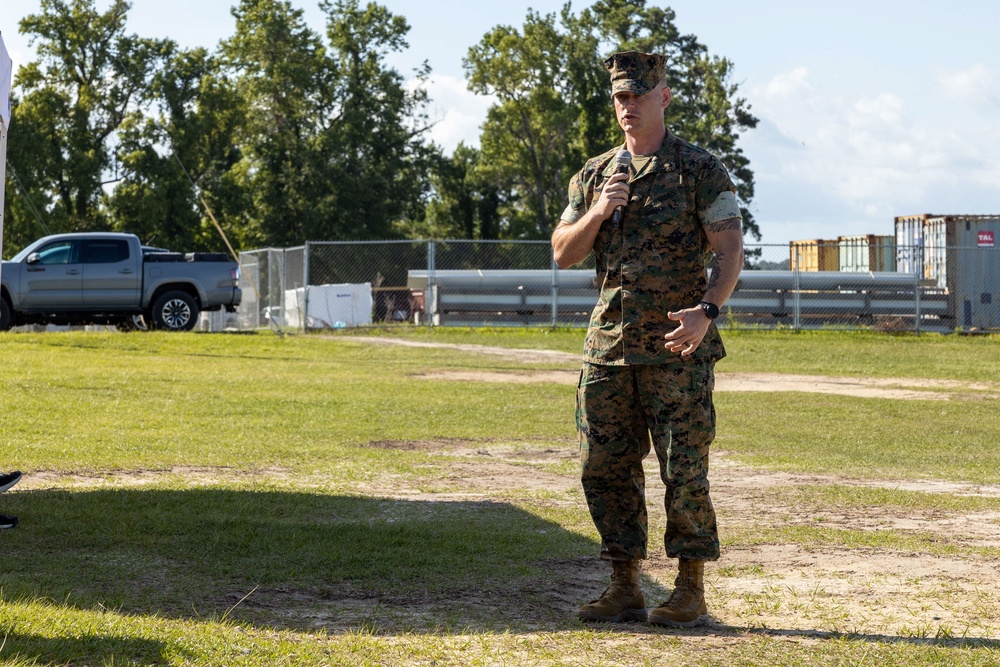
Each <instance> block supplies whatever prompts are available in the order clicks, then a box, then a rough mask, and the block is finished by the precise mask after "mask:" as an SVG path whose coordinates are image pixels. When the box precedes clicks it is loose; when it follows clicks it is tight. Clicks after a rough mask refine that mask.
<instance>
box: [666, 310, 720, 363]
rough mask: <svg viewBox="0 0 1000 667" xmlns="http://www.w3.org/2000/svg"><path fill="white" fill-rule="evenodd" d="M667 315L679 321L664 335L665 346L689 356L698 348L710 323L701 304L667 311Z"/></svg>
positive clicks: (683, 355)
mask: <svg viewBox="0 0 1000 667" xmlns="http://www.w3.org/2000/svg"><path fill="white" fill-rule="evenodd" d="M667 317H669V318H670V319H672V320H675V321H677V322H680V325H678V327H677V328H676V329H674V330H673V331H671V332H670V333H668V334H667V335H666V336H664V338H665V339H666V341H667V343H666V348H667V349H668V350H670V351H671V352H680V354H681V356H682V357H686V356H689V355H691V354H692V353H693V352H694V351H695V350H697V349H698V346H699V345H701V341H702V340H703V339H704V338H705V334H706V333H708V325H710V324H711V323H712V320H710V319H708V315H706V314H705V311H704V310H702V308H701V306H695V307H694V308H685V309H684V310H678V311H677V312H674V313H667Z"/></svg>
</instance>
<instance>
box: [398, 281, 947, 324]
mask: <svg viewBox="0 0 1000 667" xmlns="http://www.w3.org/2000/svg"><path fill="white" fill-rule="evenodd" d="M407 286H408V287H409V288H410V289H413V290H421V291H423V293H424V294H425V303H426V310H427V313H426V315H427V317H428V318H429V319H430V321H431V323H433V324H436V325H456V324H462V325H470V324H503V323H520V324H545V323H551V324H553V325H556V324H557V323H566V322H567V321H572V320H577V321H580V322H581V323H585V322H586V321H587V320H588V319H589V315H590V312H591V311H592V310H593V307H594V304H595V303H596V301H597V296H598V294H597V285H596V280H595V274H594V271H593V270H580V269H567V270H556V271H548V270H520V271H513V270H487V271H482V270H476V269H472V270H468V269H466V270H437V271H434V272H428V271H420V270H415V271H409V272H408V278H407ZM949 307H950V303H949V299H948V295H947V294H946V293H944V292H942V291H941V290H939V289H937V288H936V287H935V286H934V285H933V282H932V281H921V282H920V284H918V283H917V281H916V280H915V279H914V277H913V276H912V275H909V274H900V273H893V272H882V273H847V272H840V271H818V272H795V271H746V272H744V273H743V274H742V276H741V278H740V282H739V284H738V285H737V288H736V291H735V292H734V293H733V296H732V297H731V298H730V300H729V302H728V303H727V304H726V305H725V307H724V309H723V318H722V321H720V324H723V325H725V324H729V325H734V324H737V323H743V324H748V325H749V324H756V325H774V324H776V323H779V324H781V323H783V324H789V325H791V326H793V327H796V328H800V327H815V326H824V325H825V326H829V325H831V324H832V323H833V322H834V321H837V322H842V321H843V320H844V317H845V315H851V316H853V317H855V318H857V320H859V321H861V322H865V323H868V324H874V323H875V322H876V318H881V319H882V321H883V324H884V325H886V326H888V325H889V324H891V325H892V326H894V327H897V328H903V327H905V328H916V327H919V328H920V329H922V330H950V329H951V328H952V327H953V325H952V324H951V323H950V321H949V320H950V317H949V313H950V311H949ZM890 320H894V321H892V322H891V323H890Z"/></svg>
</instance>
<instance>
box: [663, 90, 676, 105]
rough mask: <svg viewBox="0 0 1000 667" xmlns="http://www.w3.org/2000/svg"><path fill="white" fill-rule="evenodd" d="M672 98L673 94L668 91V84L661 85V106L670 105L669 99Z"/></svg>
mask: <svg viewBox="0 0 1000 667" xmlns="http://www.w3.org/2000/svg"><path fill="white" fill-rule="evenodd" d="M672 99H674V94H673V93H672V92H670V86H664V87H663V108H664V109H666V108H667V107H668V106H670V100H672Z"/></svg>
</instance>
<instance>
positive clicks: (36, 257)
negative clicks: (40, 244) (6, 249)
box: [24, 252, 42, 264]
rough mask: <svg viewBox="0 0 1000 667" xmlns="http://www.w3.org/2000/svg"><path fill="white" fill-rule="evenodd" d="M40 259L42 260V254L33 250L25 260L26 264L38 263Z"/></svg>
mask: <svg viewBox="0 0 1000 667" xmlns="http://www.w3.org/2000/svg"><path fill="white" fill-rule="evenodd" d="M40 261H42V256H41V255H39V254H38V253H37V252H33V253H31V254H30V255H28V257H27V259H25V260H24V263H25V264H38V263H39V262H40Z"/></svg>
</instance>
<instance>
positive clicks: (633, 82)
mask: <svg viewBox="0 0 1000 667" xmlns="http://www.w3.org/2000/svg"><path fill="white" fill-rule="evenodd" d="M604 66H605V67H607V68H608V71H609V72H610V73H611V94H612V95H614V94H615V93H621V92H629V93H635V94H636V95H645V94H646V93H648V92H649V91H651V90H653V89H654V88H656V86H657V85H659V84H660V82H662V81H663V80H664V79H665V78H666V72H667V57H666V56H664V55H660V54H659V53H641V52H639V51H621V52H619V53H613V54H611V55H610V56H608V58H607V60H605V61H604Z"/></svg>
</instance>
